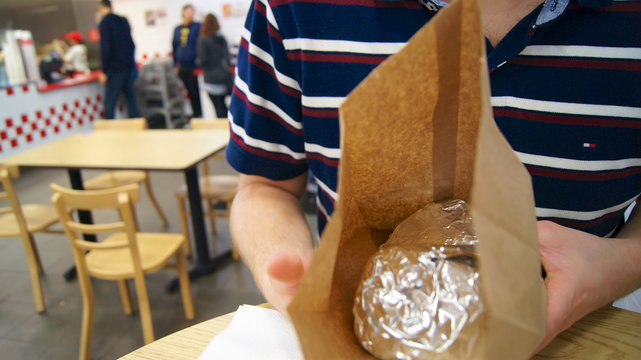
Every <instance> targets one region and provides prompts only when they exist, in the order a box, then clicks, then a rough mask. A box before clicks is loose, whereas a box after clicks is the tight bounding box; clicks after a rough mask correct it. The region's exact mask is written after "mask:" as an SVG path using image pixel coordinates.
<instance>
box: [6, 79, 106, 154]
mask: <svg viewBox="0 0 641 360" xmlns="http://www.w3.org/2000/svg"><path fill="white" fill-rule="evenodd" d="M99 74H100V72H99V71H95V72H93V73H91V74H90V75H86V76H79V77H76V78H74V79H68V80H64V81H62V82H59V83H54V84H50V85H47V86H40V87H38V86H37V85H35V84H33V83H32V84H28V85H22V86H14V87H10V88H6V89H0V158H4V157H6V156H10V155H13V154H16V153H19V152H22V151H24V150H27V149H31V148H34V147H37V146H39V145H42V144H44V143H47V142H51V141H55V140H58V139H60V138H63V137H66V136H68V135H71V134H74V133H77V132H82V131H89V130H91V129H92V128H93V126H92V125H91V123H92V122H93V121H94V120H95V119H100V118H102V117H103V116H104V106H103V87H102V85H101V84H100V83H99V82H98V76H99Z"/></svg>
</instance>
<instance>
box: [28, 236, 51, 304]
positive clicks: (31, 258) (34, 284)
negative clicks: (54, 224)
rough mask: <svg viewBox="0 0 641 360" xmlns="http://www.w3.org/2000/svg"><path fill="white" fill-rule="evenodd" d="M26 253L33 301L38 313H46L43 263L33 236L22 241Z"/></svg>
mask: <svg viewBox="0 0 641 360" xmlns="http://www.w3.org/2000/svg"><path fill="white" fill-rule="evenodd" d="M22 242H23V245H24V248H25V253H26V254H27V263H28V265H29V276H30V277H31V288H32V289H33V300H34V303H35V304H36V311H38V312H39V313H44V312H45V310H46V308H45V300H44V296H43V294H42V283H41V282H40V274H41V273H42V263H41V262H40V256H39V255H38V250H37V249H36V247H35V242H34V241H33V237H32V236H31V234H28V235H27V236H26V238H25V236H23V239H22Z"/></svg>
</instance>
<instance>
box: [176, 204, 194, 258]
mask: <svg viewBox="0 0 641 360" xmlns="http://www.w3.org/2000/svg"><path fill="white" fill-rule="evenodd" d="M176 199H177V200H178V212H179V213H180V226H181V227H182V230H183V236H184V237H185V254H187V255H191V241H190V240H189V224H188V223H187V220H188V215H187V208H186V206H185V198H181V197H178V196H177V197H176Z"/></svg>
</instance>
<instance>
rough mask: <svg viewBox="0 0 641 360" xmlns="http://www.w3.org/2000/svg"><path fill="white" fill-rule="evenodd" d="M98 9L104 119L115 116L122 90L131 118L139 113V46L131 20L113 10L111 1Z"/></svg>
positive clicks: (102, 2) (106, 0)
mask: <svg viewBox="0 0 641 360" xmlns="http://www.w3.org/2000/svg"><path fill="white" fill-rule="evenodd" d="M98 11H99V13H100V15H101V16H102V19H101V20H100V25H99V30H100V59H101V60H102V74H101V75H100V78H99V80H100V83H102V84H104V85H105V119H113V118H114V112H115V110H116V103H117V102H118V96H119V95H120V93H124V94H125V98H126V100H127V112H128V114H129V117H130V118H136V117H140V112H139V111H138V103H137V102H136V93H135V91H134V80H135V79H136V76H137V75H138V70H137V69H136V64H135V61H134V52H135V50H136V46H135V44H134V41H133V39H132V38H131V28H130V27H129V22H128V21H127V19H125V18H124V17H122V16H118V15H116V14H114V13H113V10H112V8H111V1H109V0H101V1H100V2H99V3H98Z"/></svg>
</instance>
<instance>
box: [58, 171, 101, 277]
mask: <svg viewBox="0 0 641 360" xmlns="http://www.w3.org/2000/svg"><path fill="white" fill-rule="evenodd" d="M67 173H68V174H69V182H70V183H71V188H72V189H76V190H83V189H84V186H83V185H82V174H81V173H80V169H67ZM78 218H79V219H80V222H81V223H83V224H93V217H92V216H91V212H90V211H86V210H78ZM82 237H83V238H84V239H85V240H87V241H94V242H95V241H96V235H93V234H83V235H82ZM63 276H64V278H65V280H67V281H71V280H73V279H75V278H76V267H75V266H72V267H71V268H70V269H69V270H67V271H66V272H65V273H64V275H63Z"/></svg>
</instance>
